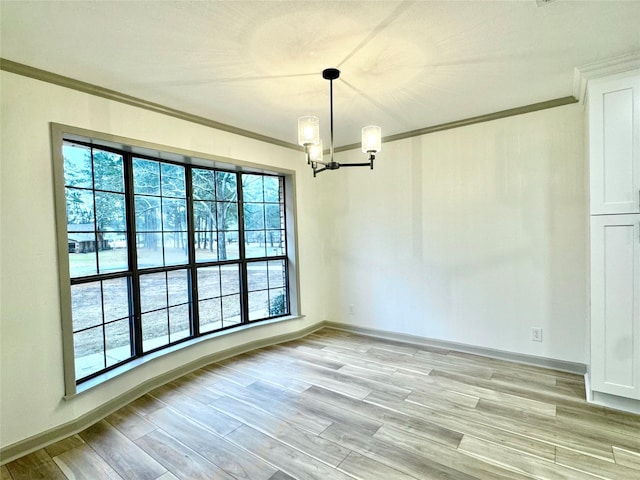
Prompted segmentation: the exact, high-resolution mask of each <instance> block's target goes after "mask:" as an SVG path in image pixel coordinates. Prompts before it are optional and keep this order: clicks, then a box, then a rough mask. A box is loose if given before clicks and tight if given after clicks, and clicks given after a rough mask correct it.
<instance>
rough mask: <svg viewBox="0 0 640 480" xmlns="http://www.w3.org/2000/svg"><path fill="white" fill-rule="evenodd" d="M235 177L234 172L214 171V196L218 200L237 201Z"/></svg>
mask: <svg viewBox="0 0 640 480" xmlns="http://www.w3.org/2000/svg"><path fill="white" fill-rule="evenodd" d="M236 178H237V177H236V174H235V173H231V172H219V171H218V172H216V198H217V199H218V200H227V201H230V202H237V201H238V187H237V183H236Z"/></svg>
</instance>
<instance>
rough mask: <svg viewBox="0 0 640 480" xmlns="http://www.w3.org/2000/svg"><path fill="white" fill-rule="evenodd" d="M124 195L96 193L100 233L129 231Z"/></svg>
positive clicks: (97, 220)
mask: <svg viewBox="0 0 640 480" xmlns="http://www.w3.org/2000/svg"><path fill="white" fill-rule="evenodd" d="M126 218H127V216H126V210H125V199H124V195H122V194H120V193H106V192H96V224H97V226H98V231H103V232H105V231H118V232H122V231H125V230H126V229H127V222H126Z"/></svg>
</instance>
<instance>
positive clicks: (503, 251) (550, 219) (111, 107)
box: [0, 72, 586, 447]
mask: <svg viewBox="0 0 640 480" xmlns="http://www.w3.org/2000/svg"><path fill="white" fill-rule="evenodd" d="M0 75H1V77H0V79H1V81H2V89H1V92H0V95H1V99H2V103H1V105H0V110H1V118H0V120H1V122H2V129H1V157H0V162H1V164H0V167H1V169H0V182H1V183H0V186H1V197H0V201H1V207H2V210H1V215H2V217H1V219H0V220H1V222H0V226H1V240H0V268H1V269H2V271H1V273H2V275H1V289H0V425H2V427H1V429H0V446H2V447H6V446H8V445H11V444H12V443H15V442H17V441H20V440H23V439H25V438H28V437H29V436H32V435H36V434H38V433H40V432H43V431H46V430H47V429H50V428H52V427H55V426H59V425H62V424H64V423H65V422H69V421H72V420H73V419H75V418H77V417H79V416H81V415H83V414H84V413H86V412H88V411H91V410H92V409H94V408H96V407H97V406H99V405H101V404H102V403H103V402H106V401H107V400H109V399H111V398H114V397H117V396H118V395H120V394H122V393H123V392H126V391H127V390H129V389H130V388H132V387H134V386H135V385H137V384H138V383H139V382H140V381H141V380H142V379H146V378H149V377H153V376H155V375H158V374H160V373H162V372H163V371H166V370H168V369H172V368H175V366H176V365H179V364H182V363H184V364H186V363H188V362H189V361H191V360H193V359H195V358H198V357H199V356H201V355H206V354H208V353H211V352H212V350H213V349H224V348H228V347H230V346H233V345H235V344H237V343H241V342H244V341H252V340H255V339H256V338H258V336H259V335H263V334H267V335H278V334H281V333H286V332H290V331H295V330H298V329H302V328H305V327H306V326H309V325H312V324H314V323H316V322H319V321H322V320H334V321H340V322H348V323H352V324H354V325H358V326H364V327H370V328H377V329H382V330H390V331H394V332H399V333H407V334H413V335H419V336H424V337H430V338H436V339H442V340H448V341H454V342H460V343H465V344H471V345H478V346H484V347H488V348H497V349H501V350H506V351H512V352H520V353H526V354H532V355H540V356H544V357H549V358H554V359H561V360H567V361H575V362H584V360H585V348H586V345H585V306H586V297H585V292H586V287H585V278H586V277H585V275H586V272H585V268H586V267H585V265H586V263H585V241H584V238H585V236H586V199H585V189H584V184H583V179H584V171H583V170H584V155H583V124H582V114H581V110H580V108H581V107H578V106H568V107H561V108H555V109H552V110H546V111H542V112H537V113H532V114H527V115H521V116H517V117H511V118H508V119H503V120H498V121H493V122H489V123H483V124H478V125H474V126H470V127H465V128H460V129H456V130H449V131H445V132H441V133H436V134H431V135H426V136H423V137H418V138H413V139H408V140H403V141H398V142H393V143H389V144H385V145H384V146H383V151H382V152H381V153H380V154H379V160H378V161H377V163H376V168H375V170H374V171H373V172H371V171H369V170H367V169H352V170H348V169H344V170H340V171H338V172H327V173H323V174H321V175H320V176H319V177H318V178H317V179H315V180H314V179H313V178H312V176H311V172H310V171H309V170H308V167H307V166H306V164H305V163H304V161H303V159H302V155H301V153H298V152H295V151H293V150H289V149H285V148H281V147H276V146H273V145H268V144H264V143H261V142H258V141H255V140H250V139H246V138H242V137H239V136H236V135H233V134H229V133H226V132H220V131H216V130H213V129H210V128H207V127H204V126H200V125H195V124H191V123H188V122H185V121H182V120H178V119H175V118H171V117H166V116H163V115H160V114H156V113H152V112H149V111H146V110H141V109H137V108H134V107H130V106H127V105H123V104H120V103H117V102H111V101H108V100H105V99H102V98H98V97H93V96H90V95H86V94H83V93H79V92H76V91H72V90H69V89H65V88H62V87H58V86H54V85H50V84H46V83H42V82H39V81H36V80H31V79H28V78H24V77H20V76H17V75H14V74H10V73H6V72H1V73H0ZM50 122H56V123H62V124H66V125H72V126H76V127H80V128H84V129H89V130H95V131H99V132H105V133H110V134H113V135H118V136H123V137H129V138H134V139H137V140H143V141H147V142H153V143H157V144H162V145H168V146H170V147H175V148H181V149H187V150H194V151H198V152H203V153H207V154H212V155H221V156H226V157H231V158H236V159H240V160H245V161H251V162H256V163H262V164H265V165H275V166H281V167H285V168H290V169H296V170H297V171H298V173H297V183H298V188H297V201H298V204H297V207H298V239H299V243H298V244H299V260H300V284H301V295H302V309H303V311H302V313H304V314H305V315H306V318H305V319H303V320H300V321H293V322H287V323H282V324H277V325H275V326H269V327H265V329H261V330H260V331H258V332H251V331H249V332H246V333H243V334H241V335H236V336H234V340H229V339H224V338H223V339H221V340H219V341H216V342H211V343H209V344H204V345H199V346H197V347H194V348H190V349H188V350H184V351H181V352H180V353H178V354H176V355H174V356H171V357H170V358H169V359H167V358H163V359H160V360H158V361H154V362H152V363H150V364H148V365H145V366H144V367H143V368H142V369H141V370H140V371H139V372H138V373H135V374H132V375H126V376H123V377H122V378H119V379H116V380H115V381H112V382H109V383H107V384H105V385H103V386H101V387H98V388H96V389H95V390H92V391H89V392H85V393H83V394H81V395H79V396H78V397H76V398H74V399H72V400H70V401H65V400H63V399H62V397H63V395H64V388H63V374H62V340H61V336H60V315H59V295H58V280H57V260H56V245H55V225H54V207H53V180H52V168H51V145H50V138H49V123H50ZM294 123H295V119H294ZM292 132H294V133H292V135H294V134H295V124H292ZM339 157H340V158H339V160H340V159H346V158H351V159H353V160H356V159H357V161H361V154H359V153H357V152H355V151H354V152H346V153H344V154H340V156H339ZM350 304H353V305H354V308H355V314H354V315H348V313H347V312H348V305H350ZM531 326H540V327H543V328H544V335H545V337H544V342H543V343H533V342H531V341H530V340H529V337H530V333H529V328H530V327H531Z"/></svg>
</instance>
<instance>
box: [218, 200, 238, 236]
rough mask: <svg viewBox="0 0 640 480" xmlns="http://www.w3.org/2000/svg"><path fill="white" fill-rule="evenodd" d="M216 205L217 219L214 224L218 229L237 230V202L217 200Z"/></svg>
mask: <svg viewBox="0 0 640 480" xmlns="http://www.w3.org/2000/svg"><path fill="white" fill-rule="evenodd" d="M217 205H218V217H217V219H218V221H217V223H216V225H217V226H218V230H237V229H238V204H237V203H226V202H217Z"/></svg>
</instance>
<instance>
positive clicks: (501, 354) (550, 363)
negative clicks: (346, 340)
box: [325, 322, 587, 375]
mask: <svg viewBox="0 0 640 480" xmlns="http://www.w3.org/2000/svg"><path fill="white" fill-rule="evenodd" d="M325 325H326V326H327V327H329V328H334V329H336V330H344V331H347V332H351V333H359V334H362V335H368V336H370V337H377V338H381V339H385V340H393V341H396V342H404V343H410V344H413V345H423V346H428V347H436V348H442V349H445V350H456V351H459V352H465V353H471V354H474V355H480V356H482V357H489V358H496V359H500V360H507V361H510V362H516V363H523V364H526V365H534V366H536V367H543V368H549V369H552V370H560V371H563V372H569V373H575V374H577V375H583V374H585V373H586V371H587V366H586V365H585V364H584V363H575V362H567V361H565V360H557V359H554V358H546V357H536V356H535V355H525V354H522V353H514V352H507V351H504V350H497V349H493V348H485V347H479V346H475V345H466V344H464V343H456V342H448V341H446V340H436V339H433V338H427V337H419V336H417V335H408V334H406V333H396V332H391V331H388V330H378V329H374V328H366V327H358V326H355V325H349V324H347V323H339V322H325Z"/></svg>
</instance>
